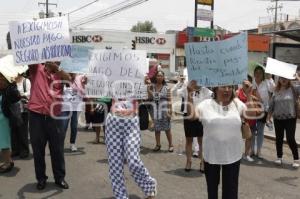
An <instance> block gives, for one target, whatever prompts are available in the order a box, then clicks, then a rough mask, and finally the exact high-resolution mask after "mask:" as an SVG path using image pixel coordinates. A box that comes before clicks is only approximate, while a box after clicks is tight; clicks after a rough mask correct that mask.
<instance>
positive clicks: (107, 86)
mask: <svg viewBox="0 0 300 199" xmlns="http://www.w3.org/2000/svg"><path fill="white" fill-rule="evenodd" d="M90 52H91V54H90V62H89V72H88V73H89V74H88V75H87V79H88V83H87V85H86V89H85V90H86V95H87V96H88V97H112V98H131V99H144V98H147V90H146V86H145V85H144V78H145V75H146V73H147V72H148V64H147V59H146V51H140V50H92V51H90Z"/></svg>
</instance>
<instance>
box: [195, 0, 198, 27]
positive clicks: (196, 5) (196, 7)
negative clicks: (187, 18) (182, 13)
mask: <svg viewBox="0 0 300 199" xmlns="http://www.w3.org/2000/svg"><path fill="white" fill-rule="evenodd" d="M197 10H198V1H197V0H195V18H194V20H195V21H194V27H195V28H197V21H198V19H197Z"/></svg>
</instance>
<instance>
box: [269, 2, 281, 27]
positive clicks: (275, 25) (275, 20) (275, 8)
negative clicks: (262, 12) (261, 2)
mask: <svg viewBox="0 0 300 199" xmlns="http://www.w3.org/2000/svg"><path fill="white" fill-rule="evenodd" d="M274 1H275V7H274V6H271V7H268V8H267V11H271V12H273V10H275V16H274V25H273V31H276V27H277V15H278V9H280V10H281V9H282V5H278V1H279V0H274Z"/></svg>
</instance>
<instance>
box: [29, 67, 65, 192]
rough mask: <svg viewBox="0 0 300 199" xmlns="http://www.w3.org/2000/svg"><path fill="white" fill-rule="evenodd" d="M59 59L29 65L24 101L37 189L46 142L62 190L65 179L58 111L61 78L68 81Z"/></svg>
mask: <svg viewBox="0 0 300 199" xmlns="http://www.w3.org/2000/svg"><path fill="white" fill-rule="evenodd" d="M59 64H60V62H46V63H45V64H35V65H30V66H29V72H30V81H31V91H30V93H31V95H30V99H29V103H28V109H29V128H30V140H31V144H32V150H33V157H34V167H35V175H36V179H37V181H38V182H37V189H39V190H42V189H44V188H45V186H46V181H47V178H48V177H47V176H46V163H45V147H46V144H47V142H48V143H49V148H50V155H51V163H52V167H53V168H52V170H53V175H54V178H55V184H57V185H58V186H59V187H61V188H63V189H68V188H69V186H68V184H67V183H66V182H65V179H64V178H65V159H64V137H65V134H64V133H63V129H62V120H60V119H59V118H58V116H59V115H60V113H61V101H62V96H61V95H62V92H63V87H62V83H61V82H62V80H65V81H71V78H70V76H69V74H67V73H65V72H64V71H62V70H60V69H59Z"/></svg>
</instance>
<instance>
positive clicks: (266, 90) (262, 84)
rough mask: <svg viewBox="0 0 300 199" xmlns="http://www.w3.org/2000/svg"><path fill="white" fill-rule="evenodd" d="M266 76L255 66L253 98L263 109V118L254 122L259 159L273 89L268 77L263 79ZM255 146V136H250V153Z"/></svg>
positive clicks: (271, 81) (261, 69) (272, 82)
mask: <svg viewBox="0 0 300 199" xmlns="http://www.w3.org/2000/svg"><path fill="white" fill-rule="evenodd" d="M265 76H266V74H265V71H264V69H263V68H262V67H260V66H257V67H256V68H255V69H254V81H253V91H254V94H255V96H257V97H258V98H259V100H260V102H261V103H262V104H263V106H264V107H263V108H264V112H265V113H264V116H263V117H262V118H260V119H258V120H257V121H256V129H257V136H256V147H257V150H256V155H257V157H261V148H262V145H263V141H264V129H265V124H266V118H267V115H268V113H267V111H268V109H269V101H270V97H271V94H272V92H273V91H274V88H275V82H274V80H273V79H272V78H271V76H268V77H269V78H265ZM254 146H255V136H252V151H253V152H254V148H255V147H254Z"/></svg>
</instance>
